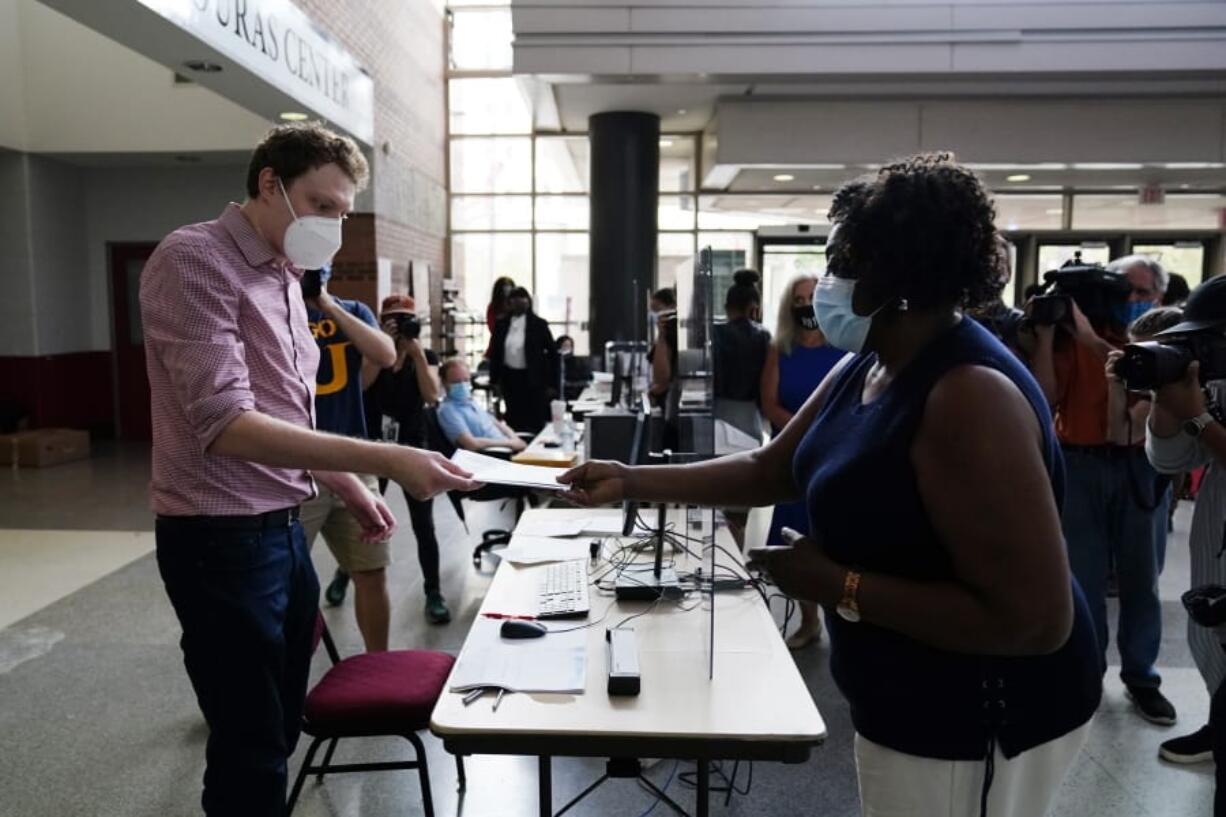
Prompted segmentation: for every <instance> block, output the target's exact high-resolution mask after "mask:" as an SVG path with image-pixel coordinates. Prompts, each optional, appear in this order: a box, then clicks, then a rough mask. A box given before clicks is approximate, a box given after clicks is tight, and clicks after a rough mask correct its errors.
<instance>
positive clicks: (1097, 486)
mask: <svg viewBox="0 0 1226 817" xmlns="http://www.w3.org/2000/svg"><path fill="white" fill-rule="evenodd" d="M1064 457H1065V463H1066V466H1067V473H1068V482H1067V488H1066V489H1065V497H1064V513H1063V518H1062V520H1061V521H1062V522H1063V526H1064V538H1065V541H1066V542H1067V544H1068V552H1069V565H1070V567H1071V568H1072V570H1073V575H1074V576H1076V577H1077V581H1078V582H1079V583H1080V584H1081V588H1082V590H1084V591H1085V595H1086V601H1087V602H1088V603H1089V606H1090V615H1091V616H1092V617H1093V619H1094V629H1095V632H1097V634H1098V643H1099V646H1100V647H1101V648H1102V650H1103V654H1104V657H1105V655H1106V650H1107V644H1108V641H1109V637H1110V636H1109V633H1108V626H1107V564H1108V561H1109V557H1111V556H1114V557H1115V570H1116V576H1117V578H1118V580H1119V589H1120V620H1119V633H1118V635H1117V643H1118V645H1119V649H1120V659H1121V663H1122V667H1121V669H1120V678H1121V679H1123V681H1124V683H1125V684H1126V685H1128V686H1135V687H1154V688H1157V687H1158V686H1159V685H1160V684H1161V683H1162V678H1161V676H1159V675H1158V672H1157V670H1155V669H1154V663H1155V662H1156V661H1157V660H1158V648H1159V646H1160V645H1161V643H1162V605H1161V602H1160V601H1159V600H1158V574H1159V573H1160V572H1161V569H1162V562H1163V561H1164V557H1165V555H1166V509H1167V507H1168V502H1169V492H1165V493H1164V494H1163V496H1162V497H1160V498H1159V499H1160V501H1158V502H1157V507H1156V508H1155V509H1154V510H1146V508H1145V507H1143V506H1142V502H1144V503H1145V504H1146V505H1150V504H1154V499H1155V496H1154V479H1155V474H1154V471H1153V469H1151V468H1150V466H1149V463H1148V462H1147V461H1146V460H1145V452H1144V451H1143V450H1140V449H1137V450H1130V451H1115V452H1112V453H1106V451H1105V450H1104V451H1101V452H1096V453H1091V452H1087V451H1084V450H1079V449H1071V450H1066V451H1065V454H1064ZM1163 490H1164V491H1165V488H1164V489H1163ZM1138 493H1140V494H1141V496H1140V497H1138V496H1137V494H1138ZM1159 526H1161V528H1159ZM1159 529H1160V530H1161V537H1160V538H1159V536H1158V533H1159ZM1104 665H1105V662H1104Z"/></svg>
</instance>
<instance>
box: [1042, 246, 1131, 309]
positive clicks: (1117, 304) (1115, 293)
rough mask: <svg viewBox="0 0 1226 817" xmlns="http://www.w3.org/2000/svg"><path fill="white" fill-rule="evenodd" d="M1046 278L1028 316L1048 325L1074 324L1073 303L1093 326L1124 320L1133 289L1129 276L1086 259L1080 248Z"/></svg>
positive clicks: (1048, 273) (1044, 276) (1046, 274)
mask: <svg viewBox="0 0 1226 817" xmlns="http://www.w3.org/2000/svg"><path fill="white" fill-rule="evenodd" d="M1043 281H1044V282H1045V283H1044V287H1043V292H1042V294H1040V295H1036V296H1035V298H1034V299H1033V300H1032V301H1031V303H1030V309H1029V319H1030V322H1031V323H1034V324H1040V325H1045V326H1057V325H1071V324H1072V321H1073V304H1074V303H1075V304H1077V306H1078V307H1079V308H1080V309H1081V311H1082V312H1083V313H1084V314H1085V316H1086V318H1088V319H1089V321H1090V323H1091V324H1093V325H1094V326H1109V325H1118V324H1121V323H1122V319H1121V317H1120V315H1121V307H1122V306H1123V305H1124V304H1125V303H1127V301H1128V296H1129V294H1131V292H1132V285H1131V284H1129V283H1128V278H1127V277H1125V276H1124V275H1122V274H1120V273H1118V272H1113V271H1111V270H1109V269H1107V268H1106V267H1103V266H1102V265H1100V264H1086V263H1083V262H1082V260H1081V253H1080V252H1076V253H1074V254H1073V257H1072V258H1071V259H1070V260H1069V261H1067V262H1066V263H1065V264H1064V266H1062V267H1060V268H1059V269H1054V270H1048V271H1047V272H1046V273H1044V275H1043Z"/></svg>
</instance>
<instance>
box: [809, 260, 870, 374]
mask: <svg viewBox="0 0 1226 817" xmlns="http://www.w3.org/2000/svg"><path fill="white" fill-rule="evenodd" d="M855 294H856V282H855V281H854V280H852V279H850V278H839V277H838V276H836V275H830V274H829V273H827V274H826V275H823V276H822V277H821V278H819V279H817V286H816V287H814V289H813V310H814V312H816V313H817V323H818V325H819V326H821V328H822V332H823V333H825V335H826V340H828V341H830V344H831V345H832V346H834V347H836V348H838V349H842V350H843V351H845V352H853V353H855V354H859V353H861V352H863V351H864V342H865V341H866V340H868V330H869V329H871V328H872V326H873V317H874V316H876V314H877V313H878V312H880V311H881V310H882V309H883V308H884V307H885V304H882V305H881V306H879V307H877V308H876V309H875V310H873V314H872V315H857V314H856V313H855V310H853V309H852V308H851V304H852V299H853V298H854V296H855Z"/></svg>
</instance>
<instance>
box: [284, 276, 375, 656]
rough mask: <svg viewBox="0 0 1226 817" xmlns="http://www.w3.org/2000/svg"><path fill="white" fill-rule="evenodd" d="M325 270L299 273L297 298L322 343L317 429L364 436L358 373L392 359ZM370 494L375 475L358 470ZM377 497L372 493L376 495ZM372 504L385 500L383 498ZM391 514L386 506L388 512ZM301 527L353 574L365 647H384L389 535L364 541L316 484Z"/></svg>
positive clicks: (366, 313) (370, 318) (361, 307)
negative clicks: (333, 289) (335, 291)
mask: <svg viewBox="0 0 1226 817" xmlns="http://www.w3.org/2000/svg"><path fill="white" fill-rule="evenodd" d="M331 274H332V270H331V268H330V267H323V268H322V269H317V270H307V272H306V273H304V274H303V276H302V297H303V298H304V299H305V301H306V305H307V324H308V326H310V329H311V335H312V336H314V338H315V343H316V344H317V345H318V346H319V372H318V374H317V375H316V378H315V383H316V385H315V428H316V429H317V430H319V431H328V432H331V433H333V434H340V435H342V436H345V437H357V438H359V439H365V438H366V410H365V406H364V405H363V402H362V380H361V371H362V368H363V367H364V366H366V365H371V366H376V367H381V366H388V365H391V363H392V362H393V361H394V360H395V349H394V348H393V346H392V343H391V339H390V338H388V337H387V336H386V335H384V334H383V333H382V332H380V331H379V329H378V327H377V325H376V324H375V316H374V313H373V312H371V311H370V307H368V306H366V304H364V303H362V302H360V301H350V300H346V299H344V298H334V297H333V296H332V295H331V294H329V292H328V279H329V278H330V277H331ZM360 477H361V480H362V482H363V483H364V484H365V486H366V488H367V490H369V491H370V492H371V493H376V492H377V491H378V487H379V486H378V480H377V479H376V478H375V477H373V476H370V475H366V474H362V475H360ZM376 496H377V494H376ZM377 501H378V502H379V503H380V504H382V503H383V500H382V499H381V498H378V499H377ZM389 514H390V511H389ZM302 528H303V531H304V533H305V535H306V541H307V546H308V547H310V546H311V545H312V544H314V542H315V536H316V535H317V534H319V533H322V534H323V537H324V542H325V543H327V545H328V549H329V550H330V551H332V555H333V556H334V557H336V563H337V565H338V566H339V569H341V570H343V571H345V573H346V574H347V575H349V576H351V577H353V584H354V596H355V598H354V605H353V608H354V616H355V617H356V618H357V622H358V629H359V630H360V631H361V633H362V641H363V643H365V645H366V650H367V652H377V651H381V650H386V649H387V638H388V635H387V634H388V627H389V623H388V622H389V621H390V619H391V601H390V599H389V597H388V594H387V571H386V568H387V566H388V565H389V564H390V563H391V545H390V542H391V537H390V535H389V536H387V537H382V538H380V539H379V541H376V542H369V541H365V538H364V537H363V536H362V526H361V525H360V524H359V523H358V521H357V519H356V518H354V516H353V513H352V512H351V511H350V510H349V509H348V508H347V507H346V506H345V503H344V502H343V501H342V500H341V498H340V497H339V496H337V495H336V493H335V492H333V491H332V489H331V488H330V487H328V486H327V485H323V484H321V485H320V486H319V494H318V495H317V496H316V497H315V498H314V499H310V500H307V501H306V502H305V503H303V505H302Z"/></svg>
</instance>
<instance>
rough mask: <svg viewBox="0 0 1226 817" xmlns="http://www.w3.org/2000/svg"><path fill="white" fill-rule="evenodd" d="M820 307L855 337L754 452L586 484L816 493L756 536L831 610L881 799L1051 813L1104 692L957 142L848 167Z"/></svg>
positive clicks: (958, 811)
mask: <svg viewBox="0 0 1226 817" xmlns="http://www.w3.org/2000/svg"><path fill="white" fill-rule="evenodd" d="M830 217H831V221H832V223H833V224H834V225H835V230H834V231H833V232H832V234H831V237H830V241H829V243H828V245H827V258H828V259H829V264H830V271H831V273H833V274H832V275H827V276H825V277H823V279H822V280H821V282H820V284H819V288H818V292H817V297H816V305H817V314H818V320H819V322H820V323H821V325H822V328H823V330H824V331H825V332H826V334H827V337H828V338H829V339H830V341H831V342H832V343H834V344H835V345H837V346H840V347H842V348H844V349H847V350H848V351H849V352H855V353H856V355H855V356H854V357H849V358H848V359H847V360H846V361H844V362H843V363H841V364H840V365H839V366H838V367H837V368H836V369H835V370H834V371H833V372H831V374H830V376H829V377H827V378H826V380H825V381H824V382H823V383H822V385H821V387H819V388H818V390H817V392H815V393H814V395H813V397H812V398H810V400H809V401H808V402H807V403H806V404H805V406H804V408H802V409H801V411H800V412H799V413H798V414H797V415H796V417H795V418H794V419H793V421H792V422H791V423H789V424H788V426H787V428H786V429H784V431H783V433H782V434H780V435H779V436H778V437H776V438H775V439H774V440H772V441H771V442H770V443H768V444H767V445H766V446H764V447H763V448H761V449H758V450H757V451H753V452H748V453H744V454H739V455H734V456H729V457H723V458H720V459H717V460H711V461H709V462H705V463H698V464H693V465H685V466H655V467H652V466H641V467H635V468H630V467H627V466H624V465H620V464H617V463H598V462H593V463H588V464H587V465H584V466H581V467H579V468H577V469H573V470H571V471H570V472H568V473H567V474H565V475H564V476H563V477H562V478H561V481H563V482H565V483H569V484H570V485H571V486H572V488H571V492H570V496H572V497H573V498H574V499H575V500H577V501H583V502H589V503H603V502H608V501H614V500H618V499H621V498H623V497H633V498H637V499H641V500H647V501H651V500H655V501H662V500H672V501H677V502H687V503H691V504H704V505H715V506H719V505H721V504H725V503H728V502H730V501H733V500H735V501H738V502H741V503H748V502H751V503H754V504H758V505H769V504H775V503H777V502H779V501H785V500H789V499H793V498H797V497H803V498H804V500H805V502H806V504H807V505H808V508H809V516H810V524H811V530H812V533H811V534H810V536H809V537H801V538H798V539H797V540H796V541H795V542H794V547H792V548H790V549H788V548H776V549H773V550H764V551H759V554H760V560H761V562H762V563H763V564H764V565H765V567H767V568H768V569H769V571H770V573H771V575H773V576H774V578H775V580H776V582H777V583H778V584H779V586H780V588H781V589H783V590H784V591H785V592H787V593H789V594H790V595H793V596H800V597H804V598H809V599H812V600H814V601H817V602H819V603H821V604H822V605H824V606H825V607H826V609H827V620H828V622H829V630H830V646H831V652H830V663H831V671H832V673H833V675H834V678H835V681H836V682H837V683H838V685H839V688H840V690H841V691H842V693H843V695H844V696H846V698H847V700H848V702H849V704H850V705H851V715H852V722H853V724H854V725H855V728H856V732H857V737H856V758H857V768H858V770H859V775H860V792H861V803H862V808H863V811H864V814H866V815H869V816H870V817H874V816H875V815H885V814H891V815H892V814H907V815H917V816H918V817H923V816H924V815H936V814H940V815H973V814H976V813H979V814H983V813H986V814H990V815H992V817H997V815H1000V817H1042V815H1044V814H1045V813H1046V810H1047V807H1048V805H1049V803H1050V801H1051V798H1052V796H1053V795H1054V794H1055V791H1056V790H1057V789H1058V787H1059V785H1060V782H1061V780H1062V779H1063V777H1064V774H1065V772H1066V771H1067V769H1068V768H1069V766H1070V765H1071V764H1072V762H1073V760H1074V759H1075V757H1076V754H1077V752H1078V751H1079V749H1080V746H1081V744H1082V742H1083V741H1084V739H1085V735H1086V733H1087V730H1088V722H1089V720H1090V718H1091V716H1092V714H1093V712H1094V710H1095V709H1096V708H1097V706H1098V703H1099V699H1100V697H1101V693H1102V672H1103V667H1102V665H1101V663H1100V658H1099V651H1098V647H1097V644H1096V643H1095V636H1094V633H1093V629H1092V627H1091V626H1090V620H1089V613H1088V610H1087V608H1086V604H1085V599H1084V598H1083V596H1082V594H1081V591H1080V589H1079V588H1078V587H1077V585H1076V583H1075V582H1074V580H1073V579H1072V577H1071V575H1070V573H1069V567H1068V558H1067V554H1066V549H1065V544H1064V540H1063V537H1062V535H1061V531H1060V513H1059V511H1060V505H1061V502H1062V501H1063V491H1064V485H1063V481H1064V477H1063V474H1064V471H1063V464H1062V461H1061V458H1060V450H1059V447H1058V445H1057V443H1056V440H1055V435H1054V431H1053V428H1052V421H1051V416H1050V414H1049V411H1048V408H1047V403H1046V401H1045V400H1044V398H1043V395H1042V393H1041V391H1040V390H1039V388H1038V386H1037V385H1036V383H1035V381H1034V379H1033V378H1032V377H1031V376H1030V374H1029V373H1028V372H1027V371H1026V370H1025V369H1024V368H1023V367H1022V366H1021V364H1020V363H1018V361H1017V360H1016V359H1015V358H1014V357H1013V355H1011V354H1010V353H1009V351H1008V350H1006V349H1005V348H1004V346H1002V345H1001V344H1000V342H999V341H997V340H996V339H995V338H993V337H992V336H991V335H989V334H988V333H987V332H986V331H985V330H983V329H982V328H981V327H979V326H978V325H977V324H976V323H975V322H974V321H973V320H965V319H963V317H962V314H961V309H962V308H963V307H965V306H968V305H974V304H976V303H982V302H985V301H987V300H990V298H991V297H992V296H993V295H994V294H995V292H994V289H995V287H996V286H998V276H997V275H996V271H995V266H996V260H997V259H996V254H997V249H996V243H995V237H996V231H995V228H994V226H993V224H994V220H995V209H994V207H993V205H992V203H991V201H990V199H989V198H988V195H987V192H986V190H985V189H984V187H983V186H982V184H981V183H980V181H979V180H978V178H977V177H976V176H975V175H974V174H973V173H971V172H970V171H968V170H966V169H965V168H963V167H961V166H959V165H957V164H956V163H955V162H954V161H953V160H952V158H951V157H950V156H949V155H947V154H934V155H922V156H916V157H913V158H911V159H907V160H904V161H900V162H896V163H893V164H889V165H886V166H885V167H883V168H882V169H881V170H880V171H879V172H878V173H877V174H876V175H875V176H872V177H869V178H866V179H864V180H860V181H856V182H852V183H850V184H848V185H846V186H844V187H843V188H842V189H841V190H840V191H839V193H838V194H837V195H836V196H835V200H834V204H833V206H832V208H831V213H830Z"/></svg>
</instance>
